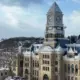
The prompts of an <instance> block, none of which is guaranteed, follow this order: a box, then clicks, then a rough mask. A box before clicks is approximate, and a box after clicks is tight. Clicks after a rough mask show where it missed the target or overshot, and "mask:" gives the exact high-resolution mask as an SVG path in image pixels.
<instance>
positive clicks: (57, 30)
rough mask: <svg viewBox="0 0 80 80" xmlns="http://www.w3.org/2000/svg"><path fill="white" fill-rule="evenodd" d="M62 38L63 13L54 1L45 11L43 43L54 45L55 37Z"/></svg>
mask: <svg viewBox="0 0 80 80" xmlns="http://www.w3.org/2000/svg"><path fill="white" fill-rule="evenodd" d="M60 38H61V39H62V38H64V26H63V13H62V11H61V10H60V8H59V6H58V5H57V3H56V2H54V3H53V5H52V6H51V8H50V9H49V11H48V13H47V24H46V31H45V40H44V45H50V46H51V47H53V48H54V47H55V46H56V43H57V39H60Z"/></svg>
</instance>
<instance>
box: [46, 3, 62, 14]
mask: <svg viewBox="0 0 80 80" xmlns="http://www.w3.org/2000/svg"><path fill="white" fill-rule="evenodd" d="M56 12H60V13H62V11H61V9H60V8H59V6H58V5H57V3H56V2H54V3H53V5H52V6H51V8H50V9H49V11H48V13H56ZM48 13H47V14H48Z"/></svg>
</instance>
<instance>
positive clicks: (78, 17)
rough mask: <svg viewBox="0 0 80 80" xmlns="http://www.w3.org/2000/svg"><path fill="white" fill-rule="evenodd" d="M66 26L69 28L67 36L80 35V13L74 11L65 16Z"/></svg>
mask: <svg viewBox="0 0 80 80" xmlns="http://www.w3.org/2000/svg"><path fill="white" fill-rule="evenodd" d="M64 24H65V25H66V26H67V29H66V35H67V36H68V35H79V34H80V11H76V10H74V11H73V12H72V13H71V14H70V15H68V16H64Z"/></svg>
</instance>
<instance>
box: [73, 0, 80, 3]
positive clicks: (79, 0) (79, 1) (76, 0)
mask: <svg viewBox="0 0 80 80" xmlns="http://www.w3.org/2000/svg"><path fill="white" fill-rule="evenodd" d="M72 1H73V2H76V3H80V0H72Z"/></svg>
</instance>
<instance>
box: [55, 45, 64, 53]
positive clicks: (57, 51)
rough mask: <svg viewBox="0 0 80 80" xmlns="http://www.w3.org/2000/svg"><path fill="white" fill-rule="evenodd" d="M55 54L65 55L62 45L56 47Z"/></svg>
mask: <svg viewBox="0 0 80 80" xmlns="http://www.w3.org/2000/svg"><path fill="white" fill-rule="evenodd" d="M55 52H56V53H63V52H64V50H63V48H62V47H61V46H60V45H58V46H57V47H56V49H55Z"/></svg>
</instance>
